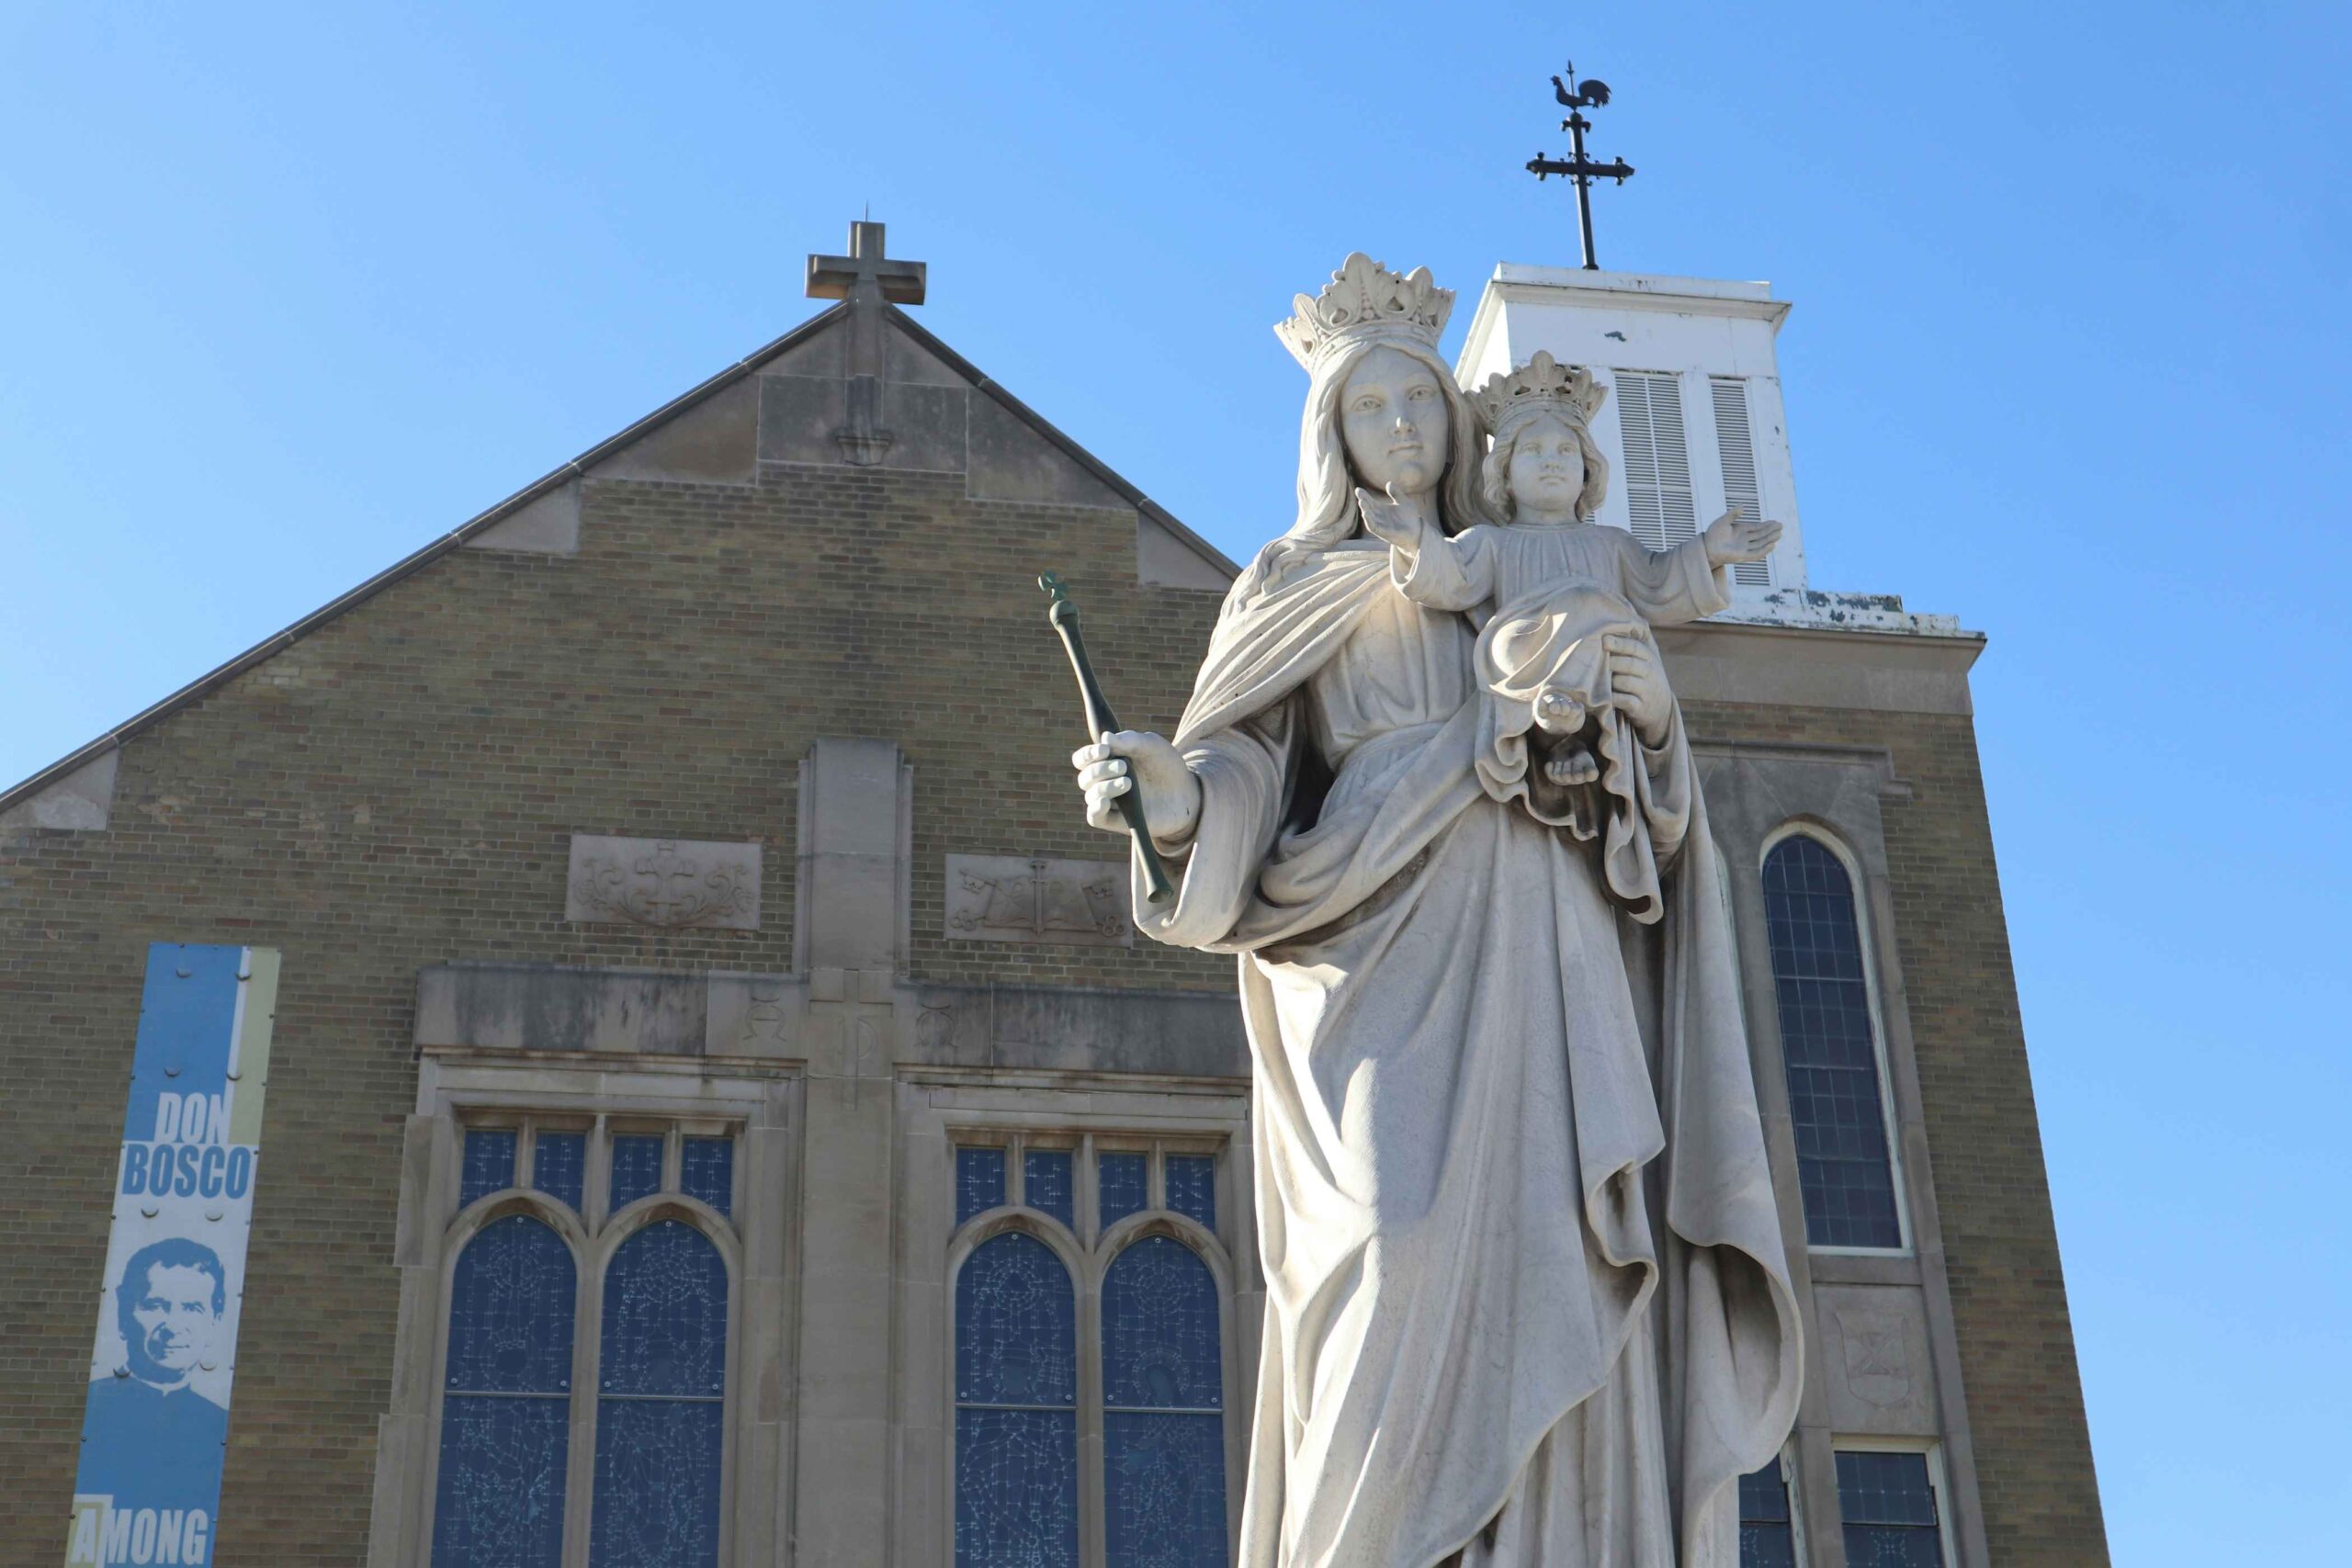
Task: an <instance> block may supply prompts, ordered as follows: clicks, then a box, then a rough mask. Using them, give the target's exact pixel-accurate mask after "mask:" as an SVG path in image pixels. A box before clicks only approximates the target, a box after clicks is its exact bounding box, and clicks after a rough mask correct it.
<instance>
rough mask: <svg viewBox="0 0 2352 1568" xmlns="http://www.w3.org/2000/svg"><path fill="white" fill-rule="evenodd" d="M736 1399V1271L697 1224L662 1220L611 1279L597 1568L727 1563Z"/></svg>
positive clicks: (612, 1268) (601, 1398) (602, 1375)
mask: <svg viewBox="0 0 2352 1568" xmlns="http://www.w3.org/2000/svg"><path fill="white" fill-rule="evenodd" d="M726 1393H727V1264H726V1261H725V1260H724V1259H723V1258H720V1257H719V1255H718V1247H716V1246H715V1245H713V1244H712V1242H711V1240H710V1238H709V1237H708V1236H706V1235H703V1234H702V1233H701V1232H700V1231H698V1230H695V1228H694V1227H693V1226H691V1225H687V1224H680V1223H679V1222H678V1221H676V1220H661V1221H657V1222H656V1223H654V1224H650V1225H648V1226H646V1227H645V1228H644V1229H643V1230H640V1231H638V1232H637V1233H635V1234H634V1235H631V1236H629V1237H628V1240H626V1241H624V1242H622V1243H621V1244H620V1246H619V1247H616V1248H615V1249H614V1251H613V1258H612V1261H611V1262H610V1263H609V1264H607V1265H606V1266H605V1304H604V1324H603V1335H602V1354H601V1358H600V1360H599V1364H598V1375H597V1382H596V1483H595V1493H594V1506H593V1509H592V1513H593V1517H592V1520H591V1522H590V1526H589V1544H588V1561H589V1562H591V1563H594V1564H596V1565H597V1568H639V1565H641V1564H654V1563H659V1564H661V1565H662V1568H692V1565H695V1564H701V1563H711V1562H717V1561H718V1472H719V1450H720V1445H721V1443H722V1440H723V1438H724V1436H725V1433H724V1428H723V1427H722V1424H721V1422H722V1416H723V1414H724V1411H725V1402H726Z"/></svg>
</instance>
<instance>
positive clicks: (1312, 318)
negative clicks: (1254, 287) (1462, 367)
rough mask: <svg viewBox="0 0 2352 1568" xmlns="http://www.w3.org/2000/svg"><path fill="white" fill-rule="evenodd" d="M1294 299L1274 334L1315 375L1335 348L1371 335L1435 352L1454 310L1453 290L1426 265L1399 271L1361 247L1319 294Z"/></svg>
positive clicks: (1353, 343) (1371, 337)
mask: <svg viewBox="0 0 2352 1568" xmlns="http://www.w3.org/2000/svg"><path fill="white" fill-rule="evenodd" d="M1291 303H1292V305H1293V306H1294V307H1295V309H1294V310H1292V312H1291V318H1290V320H1288V321H1282V322H1278V323H1277V324H1276V325H1275V327H1274V335H1275V336H1276V337H1279V338H1281V339H1282V340H1283V347H1284V348H1287V349H1289V350H1290V352H1291V357H1292V358H1294V359H1295V360H1297V361H1298V362H1299V364H1300V365H1302V366H1304V367H1306V371H1307V373H1308V374H1309V375H1312V374H1313V373H1314V372H1315V370H1316V368H1317V366H1318V365H1320V364H1322V363H1323V362H1324V361H1325V360H1326V359H1327V358H1328V357H1329V355H1331V354H1333V353H1336V352H1339V351H1340V350H1343V349H1348V348H1352V347H1354V346H1355V345H1356V344H1359V343H1363V342H1365V341H1367V340H1369V341H1374V342H1388V343H1397V344H1413V345H1416V346H1418V347H1420V348H1422V349H1425V350H1427V351H1428V352H1430V353H1431V354H1434V353H1436V352H1437V335H1438V333H1442V332H1443V331H1444V330H1445V319H1446V317H1447V316H1449V315H1451V314H1453V289H1451V288H1439V287H1438V286H1437V285H1436V284H1435V283H1434V282H1432V281H1430V269H1429V268H1427V267H1425V266H1417V267H1415V268H1414V269H1413V270H1412V272H1411V273H1409V274H1407V275H1404V276H1399V275H1398V274H1397V273H1394V272H1391V271H1389V270H1388V268H1386V267H1385V266H1383V265H1381V264H1380V263H1378V262H1376V261H1374V260H1373V259H1372V258H1371V257H1370V256H1368V255H1366V254H1363V252H1362V251H1358V252H1356V253H1355V254H1352V255H1351V256H1349V257H1348V259H1347V260H1346V261H1343V262H1341V263H1340V270H1339V271H1337V272H1335V273H1333V274H1332V275H1331V281H1330V283H1329V285H1328V286H1326V287H1325V288H1324V290H1323V292H1322V293H1321V294H1319V295H1317V296H1316V297H1314V298H1312V299H1310V298H1308V297H1307V296H1306V295H1304V294H1300V295H1297V296H1295V297H1294V298H1293V299H1292V301H1291Z"/></svg>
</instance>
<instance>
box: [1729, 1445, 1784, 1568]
mask: <svg viewBox="0 0 2352 1568" xmlns="http://www.w3.org/2000/svg"><path fill="white" fill-rule="evenodd" d="M1796 1562H1797V1544H1796V1537H1795V1534H1794V1532H1793V1531H1792V1529H1791V1528H1790V1524H1789V1483H1787V1481H1785V1480H1784V1479H1782V1478H1781V1465H1780V1461H1778V1460H1775V1461H1773V1462H1771V1463H1770V1464H1768V1465H1766V1466H1765V1467H1764V1468H1763V1469H1761V1470H1759V1471H1757V1472H1755V1473H1754V1474H1752V1475H1743V1476H1741V1477H1740V1478H1739V1568H1796Z"/></svg>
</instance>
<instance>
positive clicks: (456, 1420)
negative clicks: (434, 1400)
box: [433, 1214, 579, 1568]
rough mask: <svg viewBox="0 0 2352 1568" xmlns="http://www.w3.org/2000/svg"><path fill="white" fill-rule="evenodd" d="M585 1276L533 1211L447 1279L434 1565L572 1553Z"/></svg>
mask: <svg viewBox="0 0 2352 1568" xmlns="http://www.w3.org/2000/svg"><path fill="white" fill-rule="evenodd" d="M578 1282H579V1280H578V1270H577V1269H575V1268H574V1266H573V1264H572V1261H571V1248H570V1247H566V1246H565V1245H564V1243H563V1238H562V1237H560V1236H559V1235H556V1233H555V1232H554V1231H552V1230H550V1229H548V1226H547V1225H546V1224H543V1223H541V1222H540V1221H538V1220H536V1219H533V1218H531V1217H530V1216H528V1215H526V1214H510V1215H508V1216H506V1217H505V1218H503V1219H498V1220H492V1222H491V1223H490V1224H486V1225H484V1226H483V1227H482V1228H481V1232H480V1233H479V1234H477V1235H475V1236H474V1238H473V1239H472V1240H471V1241H470V1242H469V1243H467V1244H466V1248H465V1250H464V1252H462V1253H461V1254H459V1255H458V1263H457V1269H456V1271H455V1274H454V1276H453V1277H452V1279H451V1280H450V1285H451V1290H450V1296H449V1348H448V1357H447V1369H446V1371H445V1374H444V1377H443V1382H442V1395H441V1463H440V1472H439V1478H438V1481H437V1483H436V1484H435V1506H434V1513H433V1561H434V1562H435V1565H436V1568H477V1565H479V1564H482V1563H492V1562H494V1563H498V1564H500V1565H501V1568H540V1565H543V1564H544V1565H546V1568H553V1565H554V1564H555V1563H556V1562H557V1561H558V1560H559V1558H560V1556H561V1554H562V1551H563V1476H564V1460H565V1457H566V1453H567V1450H568V1448H569V1443H568V1435H569V1433H570V1431H571V1323H572V1311H573V1294H574V1292H575V1290H576V1288H577V1286H578Z"/></svg>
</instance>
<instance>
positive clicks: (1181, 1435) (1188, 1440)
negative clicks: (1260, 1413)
mask: <svg viewBox="0 0 2352 1568" xmlns="http://www.w3.org/2000/svg"><path fill="white" fill-rule="evenodd" d="M1103 1501H1104V1503H1105V1505H1106V1517H1105V1518H1104V1520H1103V1524H1104V1527H1105V1529H1106V1531H1107V1535H1108V1540H1107V1542H1106V1544H1107V1546H1108V1547H1109V1552H1108V1558H1109V1561H1110V1562H1112V1563H1113V1564H1114V1565H1116V1568H1129V1565H1131V1564H1132V1565H1136V1568H1143V1565H1147V1564H1148V1568H1224V1565H1225V1564H1226V1563H1227V1562H1230V1561H1231V1557H1230V1555H1229V1554H1228V1551H1227V1546H1226V1539H1225V1421H1224V1418H1223V1417H1221V1416H1154V1415H1145V1414H1142V1413H1140V1412H1136V1411H1117V1410H1114V1411H1112V1412H1110V1413H1109V1414H1107V1415H1106V1416H1103Z"/></svg>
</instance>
